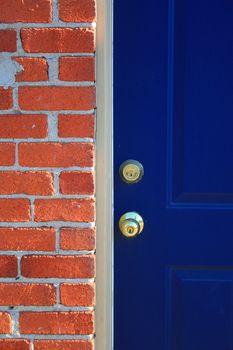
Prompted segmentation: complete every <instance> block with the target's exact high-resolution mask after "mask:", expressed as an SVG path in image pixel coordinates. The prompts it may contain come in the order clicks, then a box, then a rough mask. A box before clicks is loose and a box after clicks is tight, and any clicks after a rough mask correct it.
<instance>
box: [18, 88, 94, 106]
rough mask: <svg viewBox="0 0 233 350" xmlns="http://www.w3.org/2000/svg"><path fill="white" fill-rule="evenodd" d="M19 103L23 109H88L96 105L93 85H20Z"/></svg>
mask: <svg viewBox="0 0 233 350" xmlns="http://www.w3.org/2000/svg"><path fill="white" fill-rule="evenodd" d="M19 105H20V108H21V109H24V110H31V111H35V110H42V111H43V110H50V111H60V110H89V109H93V108H95V106H96V103H95V87H93V86H88V87H87V86H86V87H73V86H65V87H64V86H20V87H19Z"/></svg>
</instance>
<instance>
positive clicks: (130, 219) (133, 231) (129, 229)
mask: <svg viewBox="0 0 233 350" xmlns="http://www.w3.org/2000/svg"><path fill="white" fill-rule="evenodd" d="M143 227H144V221H143V219H142V217H141V215H139V214H138V213H136V212H134V211H132V212H128V213H125V214H124V215H122V216H121V218H120V220H119V228H120V231H121V233H122V234H123V235H124V236H125V237H128V238H132V237H135V236H137V235H139V234H140V233H141V232H142V230H143Z"/></svg>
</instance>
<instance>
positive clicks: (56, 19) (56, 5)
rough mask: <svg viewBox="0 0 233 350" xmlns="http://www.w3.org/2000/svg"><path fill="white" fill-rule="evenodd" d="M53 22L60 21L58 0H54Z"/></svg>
mask: <svg viewBox="0 0 233 350" xmlns="http://www.w3.org/2000/svg"><path fill="white" fill-rule="evenodd" d="M52 18H53V19H52V23H57V22H58V21H59V9H58V2H57V0H52Z"/></svg>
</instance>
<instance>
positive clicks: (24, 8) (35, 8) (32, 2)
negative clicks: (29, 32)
mask: <svg viewBox="0 0 233 350" xmlns="http://www.w3.org/2000/svg"><path fill="white" fill-rule="evenodd" d="M51 7H52V3H51V0H10V1H6V0H0V8H1V12H0V22H2V23H14V22H50V21H51V18H52V8H51Z"/></svg>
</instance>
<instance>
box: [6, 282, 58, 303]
mask: <svg viewBox="0 0 233 350" xmlns="http://www.w3.org/2000/svg"><path fill="white" fill-rule="evenodd" d="M55 303H56V289H55V287H54V286H53V285H49V284H29V283H0V305H2V306H8V305H9V306H17V305H25V306H27V305H37V306H49V305H54V304H55Z"/></svg>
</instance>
